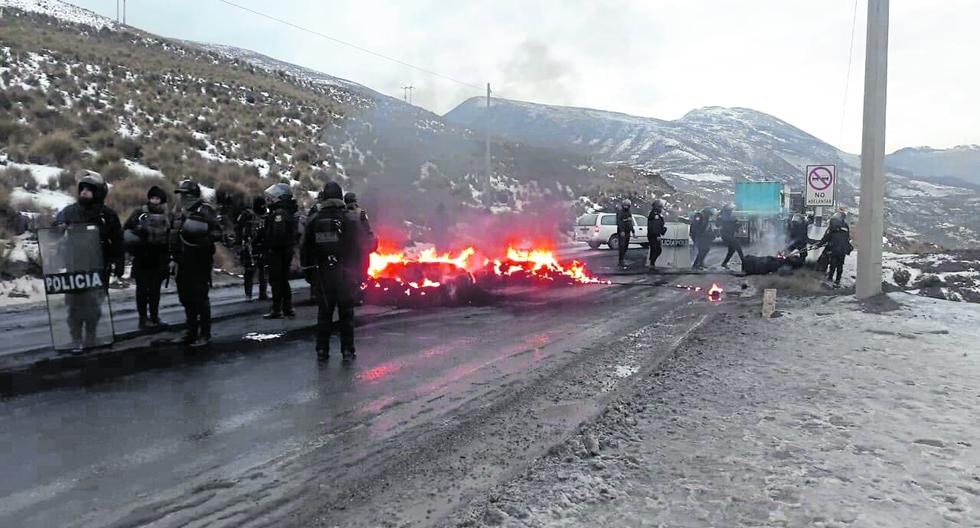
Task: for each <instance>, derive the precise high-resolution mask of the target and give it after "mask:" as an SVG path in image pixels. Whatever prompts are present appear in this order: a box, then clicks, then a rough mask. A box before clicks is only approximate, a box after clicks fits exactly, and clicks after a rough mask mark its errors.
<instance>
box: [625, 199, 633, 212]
mask: <svg viewBox="0 0 980 528" xmlns="http://www.w3.org/2000/svg"><path fill="white" fill-rule="evenodd" d="M630 207H633V202H631V201H629V199H626V200H623V210H624V211H629V210H630Z"/></svg>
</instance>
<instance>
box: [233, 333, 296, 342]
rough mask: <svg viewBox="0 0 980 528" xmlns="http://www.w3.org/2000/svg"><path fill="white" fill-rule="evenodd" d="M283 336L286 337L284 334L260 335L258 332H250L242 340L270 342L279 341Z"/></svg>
mask: <svg viewBox="0 0 980 528" xmlns="http://www.w3.org/2000/svg"><path fill="white" fill-rule="evenodd" d="M283 335H285V334H284V333H279V334H261V333H258V332H249V333H247V334H245V335H244V336H242V339H245V340H247V341H270V340H272V339H279V338H280V337H282V336H283Z"/></svg>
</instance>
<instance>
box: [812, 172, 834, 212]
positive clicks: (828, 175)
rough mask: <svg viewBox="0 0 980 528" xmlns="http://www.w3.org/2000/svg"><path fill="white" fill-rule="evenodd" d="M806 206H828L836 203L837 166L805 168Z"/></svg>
mask: <svg viewBox="0 0 980 528" xmlns="http://www.w3.org/2000/svg"><path fill="white" fill-rule="evenodd" d="M805 194H806V205H807V206H818V207H820V206H830V207H833V206H834V204H835V203H836V202H837V166H836V165H807V166H806V193H805Z"/></svg>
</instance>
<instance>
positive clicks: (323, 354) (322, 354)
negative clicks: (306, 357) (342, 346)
mask: <svg viewBox="0 0 980 528" xmlns="http://www.w3.org/2000/svg"><path fill="white" fill-rule="evenodd" d="M316 358H317V359H318V360H320V361H326V360H328V359H330V349H329V348H321V347H317V349H316Z"/></svg>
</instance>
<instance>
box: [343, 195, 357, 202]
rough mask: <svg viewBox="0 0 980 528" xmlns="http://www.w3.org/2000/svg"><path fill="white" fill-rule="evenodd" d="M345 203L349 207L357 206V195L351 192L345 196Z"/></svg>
mask: <svg viewBox="0 0 980 528" xmlns="http://www.w3.org/2000/svg"><path fill="white" fill-rule="evenodd" d="M344 203H345V204H347V205H357V195H356V194H354V193H353V192H349V193H347V194H345V195H344Z"/></svg>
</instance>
